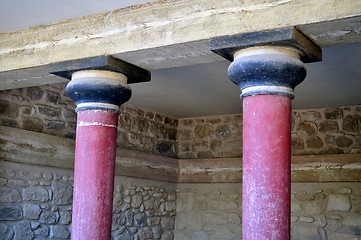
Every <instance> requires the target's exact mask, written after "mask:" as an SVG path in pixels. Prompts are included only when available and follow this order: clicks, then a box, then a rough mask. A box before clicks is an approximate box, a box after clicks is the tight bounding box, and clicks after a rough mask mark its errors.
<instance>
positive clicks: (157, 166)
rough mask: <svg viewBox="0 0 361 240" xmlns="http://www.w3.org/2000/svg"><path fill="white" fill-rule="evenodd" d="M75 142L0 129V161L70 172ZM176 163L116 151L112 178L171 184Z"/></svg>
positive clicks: (174, 161)
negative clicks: (56, 168)
mask: <svg viewBox="0 0 361 240" xmlns="http://www.w3.org/2000/svg"><path fill="white" fill-rule="evenodd" d="M74 156H75V141H74V140H72V139H67V138H62V137H57V136H52V135H48V134H43V133H37V132H31V131H26V130H21V129H14V128H9V127H3V126H0V160H1V161H11V162H18V163H25V164H33V165H41V166H47V167H59V168H70V169H71V168H74ZM177 168H178V163H177V160H175V159H172V158H167V157H161V156H155V155H152V154H148V153H141V152H136V151H132V150H127V149H119V148H118V149H117V158H116V167H115V174H116V175H119V176H129V177H137V178H144V179H152V180H159V181H165V182H175V181H176V180H177V173H178V169H177Z"/></svg>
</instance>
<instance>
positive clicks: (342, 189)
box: [338, 187, 352, 194]
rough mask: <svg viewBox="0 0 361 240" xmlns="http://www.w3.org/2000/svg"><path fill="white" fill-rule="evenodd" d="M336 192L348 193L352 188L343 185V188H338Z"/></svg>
mask: <svg viewBox="0 0 361 240" xmlns="http://www.w3.org/2000/svg"><path fill="white" fill-rule="evenodd" d="M338 192H339V193H343V194H350V193H352V189H351V188H349V187H343V188H340V189H339V190H338Z"/></svg>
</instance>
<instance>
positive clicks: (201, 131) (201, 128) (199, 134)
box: [194, 124, 214, 139]
mask: <svg viewBox="0 0 361 240" xmlns="http://www.w3.org/2000/svg"><path fill="white" fill-rule="evenodd" d="M194 135H195V137H196V139H212V138H214V131H213V128H212V126H211V125H208V124H204V125H196V127H195V129H194Z"/></svg>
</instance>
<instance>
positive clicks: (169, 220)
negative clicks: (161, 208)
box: [160, 217, 175, 230]
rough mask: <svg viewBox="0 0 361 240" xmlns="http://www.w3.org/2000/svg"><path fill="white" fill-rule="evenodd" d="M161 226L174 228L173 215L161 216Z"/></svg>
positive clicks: (169, 228)
mask: <svg viewBox="0 0 361 240" xmlns="http://www.w3.org/2000/svg"><path fill="white" fill-rule="evenodd" d="M160 224H161V226H162V228H164V229H168V230H172V229H174V224H175V219H174V217H162V218H161V219H160Z"/></svg>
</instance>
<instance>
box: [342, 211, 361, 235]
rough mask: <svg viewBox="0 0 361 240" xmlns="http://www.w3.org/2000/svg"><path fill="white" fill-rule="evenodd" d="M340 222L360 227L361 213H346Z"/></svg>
mask: <svg viewBox="0 0 361 240" xmlns="http://www.w3.org/2000/svg"><path fill="white" fill-rule="evenodd" d="M342 224H343V225H346V226H354V227H361V215H360V214H357V215H356V214H353V215H347V216H345V218H344V219H343V221H342ZM360 231H361V230H360Z"/></svg>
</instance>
